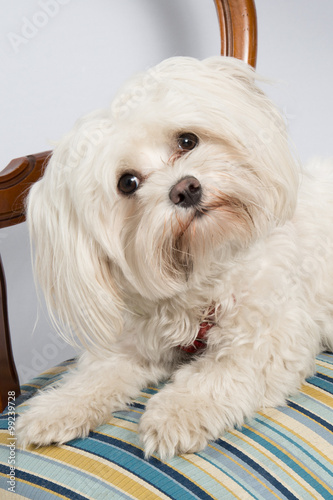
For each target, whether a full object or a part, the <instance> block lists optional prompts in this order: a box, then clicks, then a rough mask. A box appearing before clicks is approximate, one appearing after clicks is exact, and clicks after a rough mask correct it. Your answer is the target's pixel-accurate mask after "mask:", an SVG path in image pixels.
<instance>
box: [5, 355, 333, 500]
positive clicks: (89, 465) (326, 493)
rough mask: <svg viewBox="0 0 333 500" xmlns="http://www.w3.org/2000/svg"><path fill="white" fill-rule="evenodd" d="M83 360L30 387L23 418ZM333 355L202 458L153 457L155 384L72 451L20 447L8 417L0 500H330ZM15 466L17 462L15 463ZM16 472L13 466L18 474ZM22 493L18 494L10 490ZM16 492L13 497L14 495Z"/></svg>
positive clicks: (20, 402) (19, 408)
mask: <svg viewBox="0 0 333 500" xmlns="http://www.w3.org/2000/svg"><path fill="white" fill-rule="evenodd" d="M73 363H75V360H69V361H67V362H65V363H62V364H61V365H59V366H57V367H55V368H53V369H51V370H48V371H47V372H45V373H43V374H42V375H40V376H39V377H38V378H35V379H33V380H32V381H31V382H30V383H28V384H25V385H24V386H22V395H21V396H20V397H19V398H17V400H16V402H15V403H16V413H17V414H20V413H22V412H24V411H25V410H26V409H27V407H28V406H29V397H31V396H32V395H33V394H34V393H35V392H36V391H37V390H38V389H41V388H43V387H46V386H47V385H49V384H51V383H53V382H55V381H56V380H57V379H59V378H60V377H61V376H62V375H63V373H64V372H66V370H67V369H68V366H69V365H72V364H73ZM332 377H333V355H332V354H329V353H323V354H321V355H320V356H318V358H317V373H316V375H315V376H314V377H312V378H311V379H309V380H307V382H306V383H305V384H304V385H303V387H302V390H301V392H300V393H299V394H298V395H296V396H295V397H292V398H290V399H289V401H288V405H287V406H285V407H279V408H275V409H267V410H265V411H260V412H258V413H256V415H255V417H254V418H253V419H252V420H251V421H249V422H247V423H246V424H245V425H244V426H243V427H242V428H241V429H239V430H233V431H231V432H228V433H226V434H225V435H223V436H221V438H220V439H218V440H217V441H215V442H212V443H210V444H209V445H208V446H207V447H206V448H205V449H204V450H203V451H202V452H200V453H195V454H188V455H184V456H181V457H175V458H173V459H171V460H168V461H165V462H162V461H160V460H159V458H158V457H157V456H156V457H155V456H153V457H152V458H150V460H149V461H147V460H144V458H143V453H142V449H141V447H140V443H139V439H138V435H137V424H138V421H139V419H140V416H141V414H142V413H143V412H144V409H145V403H146V402H147V401H148V399H149V398H150V397H151V396H152V395H154V394H155V393H156V392H157V391H158V390H159V389H160V387H148V388H146V389H144V390H143V391H142V392H141V394H140V396H139V397H138V398H137V399H135V400H134V401H133V404H132V406H131V407H128V409H127V410H125V411H121V412H117V413H115V414H114V415H113V417H112V418H111V419H110V421H109V423H107V424H105V425H102V426H100V427H99V428H98V429H96V431H94V432H91V433H90V434H89V436H88V437H87V438H85V439H75V440H73V441H70V442H68V443H67V444H65V445H63V446H59V447H57V446H48V447H42V448H39V449H36V448H29V449H27V450H20V449H19V448H17V447H16V445H15V440H13V436H11V435H10V434H9V433H8V418H7V412H6V411H5V412H4V413H3V414H2V415H1V418H0V498H1V499H3V498H4V499H5V498H9V499H13V500H14V499H15V498H31V499H33V500H36V499H43V500H48V499H59V498H70V499H75V500H76V499H86V498H90V499H94V500H99V499H133V498H135V499H142V500H150V499H160V498H161V499H169V498H172V499H176V500H179V499H182V500H186V499H194V498H196V499H198V498H199V499H210V498H215V499H223V500H227V499H234V498H239V499H251V498H255V499H262V500H268V499H276V498H278V499H284V498H285V499H296V498H298V499H302V500H304V499H308V498H309V499H310V498H312V499H313V498H315V499H328V498H333V395H332V393H333V383H332ZM11 461H13V462H11ZM10 467H11V469H10ZM11 487H13V489H12V490H11V491H15V494H13V493H9V488H11ZM7 495H8V496H7Z"/></svg>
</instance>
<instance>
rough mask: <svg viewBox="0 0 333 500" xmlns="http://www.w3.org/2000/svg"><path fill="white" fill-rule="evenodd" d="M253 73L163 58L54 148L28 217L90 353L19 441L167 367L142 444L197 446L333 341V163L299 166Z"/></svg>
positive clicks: (98, 415)
mask: <svg viewBox="0 0 333 500" xmlns="http://www.w3.org/2000/svg"><path fill="white" fill-rule="evenodd" d="M255 79H256V75H255V73H254V71H253V70H252V69H251V68H250V67H248V66H247V65H246V64H244V63H242V62H240V61H237V60H235V59H232V58H223V57H213V58H209V59H206V60H204V61H198V60H195V59H191V58H172V59H169V60H166V61H164V62H162V63H161V64H160V65H158V66H157V67H155V68H154V69H152V70H150V71H148V72H146V73H143V74H140V75H139V76H137V77H135V78H134V79H133V80H132V81H130V82H129V83H128V84H127V85H126V86H125V87H124V88H123V89H122V90H121V92H120V93H119V95H118V96H117V97H116V99H115V101H114V103H113V105H112V106H111V107H110V109H107V110H104V111H98V112H95V113H93V114H90V115H89V116H87V117H85V118H83V119H82V120H81V121H79V122H78V123H77V125H76V126H75V128H74V129H73V130H72V131H71V132H70V133H69V134H68V135H67V136H66V137H65V138H64V139H63V140H62V141H61V142H60V143H59V145H58V146H57V147H56V149H55V151H54V153H53V155H52V158H51V161H50V163H49V165H48V167H47V169H46V171H45V175H44V177H43V178H42V180H41V181H40V182H38V183H37V184H36V185H35V186H34V187H33V188H32V190H31V192H30V196H29V203H28V219H29V225H30V229H31V233H32V236H33V240H34V243H35V251H36V270H37V275H38V277H39V280H40V283H41V285H42V289H43V291H44V293H45V296H46V300H47V304H48V306H49V308H50V310H51V311H53V312H54V317H56V318H57V321H58V324H60V325H61V328H62V332H63V334H64V335H66V336H67V338H74V336H75V337H76V338H78V339H79V341H80V342H81V344H83V345H84V347H85V348H86V350H85V352H84V353H83V355H82V356H81V358H80V360H79V362H78V365H77V368H76V369H75V370H73V371H72V372H71V373H69V374H68V375H66V377H65V378H64V380H63V381H62V383H61V384H60V385H59V386H57V387H56V388H53V389H51V390H47V391H45V392H42V393H40V394H39V395H37V396H36V397H35V398H33V400H32V401H31V408H30V409H29V410H28V411H27V412H26V413H25V414H24V415H23V416H22V417H21V418H20V419H19V420H18V425H17V427H18V436H19V439H20V441H21V444H22V445H23V446H26V445H28V444H30V443H31V444H35V445H48V444H50V443H64V442H66V441H68V440H70V439H73V438H76V437H79V436H86V435H87V434H88V433H89V431H90V430H91V429H95V428H96V427H97V426H98V425H100V424H103V423H104V422H107V421H108V420H109V419H110V417H111V414H112V412H114V411H117V410H120V409H123V408H124V407H125V406H126V404H128V403H130V402H131V398H133V397H135V396H136V395H137V394H138V392H139V391H140V389H141V388H143V387H144V386H146V385H147V384H149V383H156V382H157V381H160V380H161V379H167V378H169V377H171V378H170V382H169V383H168V384H167V385H166V386H165V387H164V388H163V389H162V390H161V391H160V392H159V393H158V394H156V395H154V396H153V397H152V398H151V399H150V401H149V402H148V404H147V407H146V411H145V413H144V414H143V416H142V418H141V421H140V425H139V432H140V435H141V439H142V442H143V444H144V448H145V453H146V456H150V455H151V454H153V453H158V454H159V456H160V457H161V458H166V457H170V456H173V455H174V454H181V453H185V452H195V451H198V450H201V449H202V448H203V447H204V446H205V445H206V444H207V442H208V441H209V440H214V439H216V438H218V437H219V436H220V435H221V434H222V433H223V432H224V431H225V430H227V429H230V428H232V427H233V426H240V425H242V423H243V422H244V419H246V418H248V417H251V415H253V413H254V412H255V411H256V410H258V409H260V408H263V407H267V406H275V405H281V404H284V402H285V399H286V398H287V397H288V396H289V395H290V394H293V393H295V392H296V391H297V390H298V388H299V387H300V385H301V384H302V383H303V382H304V380H305V378H306V377H308V376H310V375H311V374H312V373H313V372H314V367H315V362H314V361H315V356H316V354H317V353H319V352H320V351H321V350H323V349H325V348H328V349H332V348H333V162H328V161H326V162H316V163H314V164H313V166H312V170H309V171H306V172H301V170H300V168H299V166H298V164H297V162H295V159H294V158H293V156H292V154H291V152H290V148H289V145H288V138H287V134H286V130H285V124H284V121H283V120H282V118H281V116H280V115H279V113H278V112H277V110H276V109H275V107H274V106H273V105H272V103H271V102H270V101H269V99H268V98H267V97H266V96H265V95H264V94H263V92H262V91H261V90H260V89H259V88H258V87H257V85H256V83H255ZM65 327H67V330H65ZM68 329H69V331H68ZM66 331H67V333H66ZM199 344H200V345H199Z"/></svg>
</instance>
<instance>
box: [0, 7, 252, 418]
mask: <svg viewBox="0 0 333 500" xmlns="http://www.w3.org/2000/svg"><path fill="white" fill-rule="evenodd" d="M215 5H216V10H217V14H218V19H219V25H220V33H221V54H222V55H225V56H234V57H237V58H239V59H243V60H244V61H246V62H247V63H249V64H251V65H252V66H255V64H256V57H257V24H256V11H255V5H254V1H253V0H215ZM51 154H52V151H44V152H42V153H37V154H32V155H28V156H24V157H22V158H16V159H15V160H12V161H11V162H10V163H9V165H8V166H7V167H6V168H5V169H4V170H3V171H2V172H0V193H1V198H0V228H4V227H8V226H12V225H14V224H19V223H21V222H23V221H24V220H25V206H24V203H25V198H26V195H27V193H28V191H29V187H30V186H31V184H33V183H34V182H36V181H37V180H38V179H39V178H40V177H41V176H42V174H43V170H44V169H45V168H46V166H47V162H48V159H49V158H50V156H51ZM0 280H1V304H2V309H1V317H0V380H1V386H0V410H1V411H3V409H4V408H5V407H6V406H7V399H8V391H9V390H12V391H15V392H16V394H19V393H20V386H19V381H18V376H17V372H16V368H15V363H14V358H13V354H12V348H11V341H10V330H9V323H8V313H7V298H6V282H5V274H4V269H3V265H2V261H1V256H0Z"/></svg>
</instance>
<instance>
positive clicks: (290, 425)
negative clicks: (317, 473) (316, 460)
mask: <svg viewBox="0 0 333 500" xmlns="http://www.w3.org/2000/svg"><path fill="white" fill-rule="evenodd" d="M294 411H297V410H294ZM258 413H259V414H260V415H262V416H263V417H265V418H267V419H268V420H271V421H272V422H274V423H275V424H277V425H278V426H279V427H282V428H283V429H286V430H287V431H289V432H290V433H291V434H293V435H294V436H296V437H297V438H298V439H299V440H300V441H303V442H304V443H306V444H307V445H308V446H309V447H310V448H312V449H313V450H314V451H316V452H317V453H318V455H320V456H321V457H322V458H323V459H324V460H326V461H328V462H330V463H331V464H332V465H333V460H331V459H330V458H329V457H333V447H332V446H331V445H330V444H329V443H328V442H327V441H326V440H325V439H323V438H322V437H321V436H319V435H318V434H317V433H316V432H314V431H312V430H311V429H309V428H308V427H307V426H306V425H303V424H302V423H301V422H299V421H298V420H297V421H295V420H294V419H293V418H292V417H289V415H286V414H285V413H282V412H281V413H280V412H278V410H277V409H276V408H266V409H265V411H264V412H263V411H262V412H261V411H259V412H258ZM298 413H300V412H298ZM316 423H318V422H317V421H316ZM305 435H307V437H308V439H305V437H304V436H305ZM321 450H328V451H329V453H323V452H322V451H321Z"/></svg>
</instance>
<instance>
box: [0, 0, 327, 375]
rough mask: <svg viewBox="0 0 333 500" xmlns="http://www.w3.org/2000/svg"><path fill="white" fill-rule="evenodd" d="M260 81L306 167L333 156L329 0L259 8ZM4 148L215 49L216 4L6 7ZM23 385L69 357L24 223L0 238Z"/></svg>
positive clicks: (6, 155) (33, 139)
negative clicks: (38, 282)
mask: <svg viewBox="0 0 333 500" xmlns="http://www.w3.org/2000/svg"><path fill="white" fill-rule="evenodd" d="M256 5H257V14H258V27H259V50H258V65H257V69H258V71H259V73H261V74H262V75H264V76H266V77H268V78H269V79H271V80H272V84H271V85H269V86H267V85H266V87H265V90H266V92H267V93H268V95H269V96H270V97H271V98H272V99H273V100H274V101H275V102H276V103H277V104H278V106H279V107H280V109H281V110H282V111H283V112H284V113H285V115H286V117H287V120H288V124H289V130H290V134H291V138H292V141H293V143H294V144H295V147H296V150H297V151H298V154H299V156H300V158H301V159H302V161H307V160H308V159H310V158H312V157H313V156H332V115H333V98H332V82H333V67H332V54H333V30H332V20H333V2H332V0H317V1H316V2H315V1H313V0H311V1H310V0H279V1H277V0H257V2H256ZM0 7H1V18H0V33H1V37H0V55H1V71H2V77H1V79H0V109H1V113H0V145H1V151H0V153H1V156H0V158H1V163H0V165H1V166H0V168H4V167H5V166H6V165H7V163H8V162H9V161H10V160H11V159H12V158H16V157H19V156H22V155H26V154H30V153H37V152H39V151H44V150H46V149H50V148H52V141H53V140H58V139H59V138H60V137H61V136H62V135H64V134H65V133H66V132H67V131H68V130H69V129H70V128H71V127H72V125H73V123H74V121H75V120H76V119H77V118H78V117H79V116H81V115H82V114H85V113H86V112H88V111H91V110H93V109H95V108H99V107H105V106H108V104H109V103H110V101H111V100H112V97H113V95H114V94H115V91H116V90H117V88H118V87H119V86H120V85H121V83H122V82H123V81H124V80H125V79H126V78H127V77H129V76H130V75H131V74H133V73H134V72H136V71H139V70H142V69H146V68H148V67H150V66H152V65H154V64H156V63H158V62H159V61H160V60H162V59H164V58H166V57H170V56H174V55H190V56H195V57H198V58H204V57H208V56H211V55H216V54H218V53H219V48H220V43H219V32H218V23H217V17H216V13H215V7H214V2H213V0H122V1H121V2H120V1H119V0H94V1H88V0H39V1H29V2H27V1H26V0H16V1H15V2H8V1H7V0H0ZM0 250H1V255H2V258H3V261H4V264H5V268H6V273H7V284H8V296H9V315H10V321H11V330H12V339H13V349H14V356H15V359H16V363H17V368H18V372H19V376H20V380H21V382H24V381H26V380H28V379H29V378H31V377H33V376H34V375H36V374H37V373H38V372H40V371H41V370H44V369H46V368H48V367H49V366H52V365H54V364H55V363H58V362H60V361H62V360H64V359H66V358H67V357H70V356H72V355H73V353H74V351H73V349H72V348H71V347H69V346H67V345H65V344H64V343H63V341H61V340H60V339H59V338H58V337H57V335H56V334H55V332H54V330H53V328H52V326H51V325H50V322H49V320H48V318H47V314H46V313H45V310H44V306H43V303H42V301H41V302H39V301H38V300H37V297H36V293H35V288H34V283H33V277H32V272H31V263H30V259H31V257H30V249H29V240H28V235H27V229H26V225H25V224H21V225H19V226H16V227H13V228H8V229H3V230H1V231H0Z"/></svg>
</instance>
